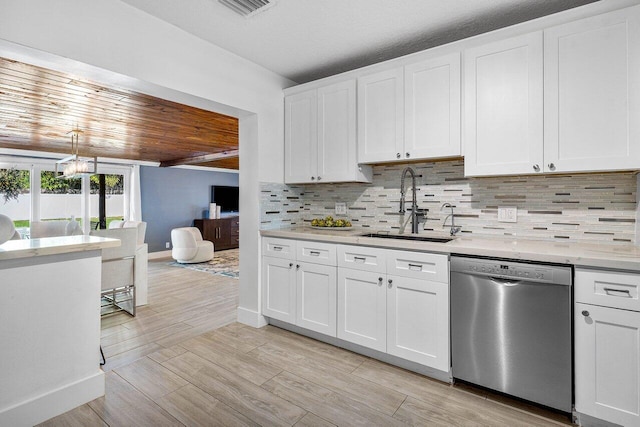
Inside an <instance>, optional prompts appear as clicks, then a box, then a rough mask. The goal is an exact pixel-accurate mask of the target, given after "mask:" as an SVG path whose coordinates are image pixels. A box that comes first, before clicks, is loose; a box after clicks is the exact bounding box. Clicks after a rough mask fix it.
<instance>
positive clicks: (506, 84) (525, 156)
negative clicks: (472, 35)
mask: <svg viewBox="0 0 640 427" xmlns="http://www.w3.org/2000/svg"><path fill="white" fill-rule="evenodd" d="M464 56H465V60H464V63H465V146H464V154H465V160H464V172H465V175H467V176H482V175H508V174H520V173H535V172H539V171H541V170H542V167H543V121H542V119H543V112H542V107H543V105H542V103H543V98H542V94H543V79H542V32H535V33H532V34H528V35H524V36H520V37H515V38H510V39H506V40H501V41H498V42H494V43H490V44H487V45H482V46H478V47H476V48H472V49H469V50H467V51H465V54H464Z"/></svg>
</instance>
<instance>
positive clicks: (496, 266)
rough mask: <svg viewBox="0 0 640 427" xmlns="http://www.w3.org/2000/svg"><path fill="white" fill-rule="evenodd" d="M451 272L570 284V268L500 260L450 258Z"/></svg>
mask: <svg viewBox="0 0 640 427" xmlns="http://www.w3.org/2000/svg"><path fill="white" fill-rule="evenodd" d="M451 271H452V272H458V273H468V274H475V275H481V276H493V277H499V278H502V279H513V280H528V281H533V282H539V283H555V284H567V285H568V284H570V283H571V268H570V267H563V266H550V265H539V264H529V263H523V262H513V261H507V260H500V259H478V258H464V257H451Z"/></svg>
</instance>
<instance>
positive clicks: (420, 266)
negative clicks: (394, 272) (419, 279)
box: [409, 263, 422, 271]
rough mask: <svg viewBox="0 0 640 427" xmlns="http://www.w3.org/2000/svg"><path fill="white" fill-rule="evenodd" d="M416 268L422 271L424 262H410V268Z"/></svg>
mask: <svg viewBox="0 0 640 427" xmlns="http://www.w3.org/2000/svg"><path fill="white" fill-rule="evenodd" d="M411 269H416V270H420V271H422V264H411V263H409V270H411Z"/></svg>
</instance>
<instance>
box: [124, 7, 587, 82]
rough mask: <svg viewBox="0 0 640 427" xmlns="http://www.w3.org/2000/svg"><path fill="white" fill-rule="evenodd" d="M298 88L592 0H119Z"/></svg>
mask: <svg viewBox="0 0 640 427" xmlns="http://www.w3.org/2000/svg"><path fill="white" fill-rule="evenodd" d="M123 1H124V2H126V3H128V4H130V5H132V6H134V7H136V8H138V9H141V10H143V11H145V12H147V13H149V14H151V15H154V16H156V17H158V18H160V19H162V20H164V21H167V22H169V23H171V24H173V25H175V26H177V27H179V28H181V29H183V30H185V31H187V32H189V33H192V34H194V35H196V36H198V37H200V38H202V39H204V40H207V41H209V42H211V43H214V44H216V45H218V46H220V47H222V48H224V49H226V50H228V51H230V52H233V53H235V54H237V55H239V56H242V57H244V58H246V59H248V60H250V61H252V62H255V63H257V64H259V65H261V66H263V67H265V68H267V69H269V70H271V71H273V72H275V73H277V74H280V75H282V76H284V77H287V78H289V79H290V80H293V81H295V82H297V83H305V82H308V81H311V80H316V79H319V78H322V77H326V76H329V75H333V74H337V73H341V72H344V71H348V70H352V69H355V68H360V67H363V66H366V65H370V64H373V63H376V62H380V61H384V60H387V59H391V58H395V57H398V56H402V55H406V54H408V53H412V52H417V51H420V50H424V49H426V48H429V47H433V46H437V45H441V44H444V43H447V42H451V41H454V40H459V39H462V38H466V37H470V36H472V35H476V34H480V33H484V32H487V31H491V30H494V29H497V28H501V27H506V26H509V25H513V24H516V23H519V22H524V21H528V20H531V19H534V18H537V17H540V16H544V15H549V14H552V13H555V12H559V11H561V10H565V9H570V8H573V7H576V6H580V5H583V4H587V3H592V2H593V1H594V0H277V2H276V4H275V5H274V6H273V7H271V8H269V9H267V10H265V11H264V12H261V13H258V14H256V15H254V16H253V17H250V18H244V17H242V16H240V15H238V14H236V13H235V12H233V11H231V10H230V9H228V8H227V7H225V6H223V5H222V4H220V3H219V2H218V0H188V1H176V0H123Z"/></svg>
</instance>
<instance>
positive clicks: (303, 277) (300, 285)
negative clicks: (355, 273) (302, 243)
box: [295, 263, 336, 337]
mask: <svg viewBox="0 0 640 427" xmlns="http://www.w3.org/2000/svg"><path fill="white" fill-rule="evenodd" d="M297 265H298V266H299V267H297V271H296V293H297V297H296V298H297V299H296V301H297V303H296V307H297V310H296V312H297V314H296V322H295V323H296V325H298V326H300V327H302V328H306V329H309V330H312V331H316V332H320V333H321V334H325V335H329V336H332V337H335V336H336V267H335V266H331V265H319V264H311V263H299V264H297Z"/></svg>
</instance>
